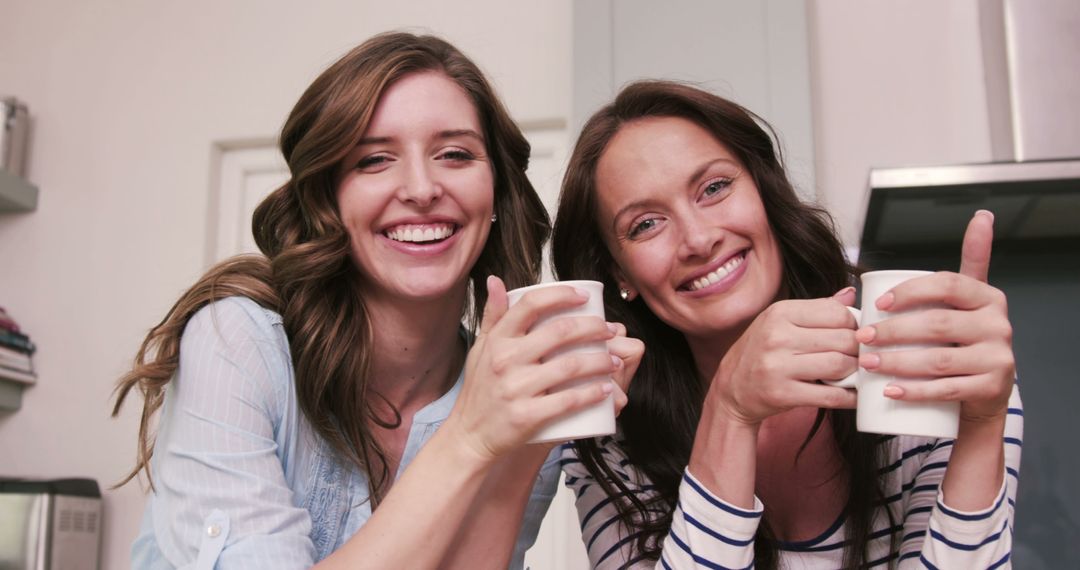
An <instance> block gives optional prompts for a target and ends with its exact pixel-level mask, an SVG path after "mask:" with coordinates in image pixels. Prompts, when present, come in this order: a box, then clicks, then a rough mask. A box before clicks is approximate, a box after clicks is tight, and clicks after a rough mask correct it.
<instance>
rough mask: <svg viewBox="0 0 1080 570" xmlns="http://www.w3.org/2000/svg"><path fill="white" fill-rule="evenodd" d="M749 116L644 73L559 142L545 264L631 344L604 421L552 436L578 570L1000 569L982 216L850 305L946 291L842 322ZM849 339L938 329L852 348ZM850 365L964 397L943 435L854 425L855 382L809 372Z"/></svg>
mask: <svg viewBox="0 0 1080 570" xmlns="http://www.w3.org/2000/svg"><path fill="white" fill-rule="evenodd" d="M762 125H764V122H763V121H761V119H760V118H758V117H756V116H755V115H753V114H752V113H750V112H749V111H747V110H745V109H743V108H742V107H740V106H738V105H737V104H735V103H732V102H730V101H727V100H724V99H722V98H719V97H716V96H714V95H712V94H709V93H707V92H705V91H702V90H700V89H697V88H694V87H690V86H686V85H681V84H677V83H670V82H662V81H645V82H639V83H636V84H633V85H630V86H628V87H627V88H625V89H624V90H623V91H622V92H621V93H620V94H619V95H618V97H617V98H616V99H615V101H614V102H613V103H611V104H610V105H608V106H606V107H604V108H603V109H601V110H600V111H598V112H597V113H596V114H595V115H594V116H593V117H592V118H591V119H590V120H589V122H588V123H587V124H586V125H585V127H584V129H583V131H582V133H581V135H580V138H579V139H578V142H577V145H576V148H575V149H574V153H573V156H572V158H571V160H570V164H569V167H568V171H567V174H566V178H565V180H564V184H563V191H562V197H561V202H560V205H559V211H558V214H557V217H556V221H555V231H554V240H553V257H554V261H555V266H556V271H557V273H558V276H559V278H561V279H596V280H599V281H603V282H604V283H605V284H606V285H607V287H605V295H606V298H605V304H606V307H607V311H608V313H607V314H608V318H610V319H612V320H616V321H619V322H622V323H624V324H625V325H626V327H627V329H628V331H629V333H628V334H629V335H630V336H632V337H638V338H640V339H642V340H643V341H644V342H645V345H646V351H645V357H644V359H643V360H642V362H641V364H640V366H639V368H638V370H637V373H636V375H635V376H634V379H633V381H632V383H631V384H630V385H629V389H628V392H629V394H628V395H629V404H628V405H627V406H626V408H624V409H623V411H622V413H621V415H620V416H619V420H618V421H619V431H618V434H617V435H616V436H615V437H614V438H604V439H600V440H581V441H578V442H575V443H574V444H572V445H567V446H565V447H564V451H563V468H564V471H565V472H566V475H567V484H568V485H569V486H570V487H571V488H572V489H573V490H574V491H575V493H576V495H577V502H578V511H579V516H580V519H581V526H582V532H583V539H584V541H585V543H586V546H587V548H588V553H589V557H590V560H591V561H592V565H593V566H594V567H596V568H624V567H653V566H656V567H663V568H697V567H703V568H750V567H756V568H778V567H785V568H838V567H842V568H856V567H882V568H885V567H901V568H907V567H927V568H997V567H1006V566H1008V565H1009V555H1010V552H1011V538H1012V524H1013V509H1014V503H1013V500H1014V497H1015V495H1016V486H1017V469H1018V467H1019V461H1020V443H1021V440H1022V429H1023V416H1022V411H1021V407H1020V401H1019V397H1018V395H1017V393H1016V390H1015V387H1014V376H1015V375H1014V365H1013V354H1012V348H1011V338H1010V335H1011V328H1010V325H1009V320H1008V316H1007V312H1006V306H1005V297H1004V295H1003V294H1002V293H1001V292H1000V291H998V290H997V289H994V288H993V287H991V286H989V285H988V284H987V283H986V279H987V269H988V265H989V258H990V245H991V241H992V235H993V228H992V225H993V215H992V214H991V213H989V212H979V213H976V215H975V216H974V217H973V218H972V220H971V223H970V224H969V226H968V229H967V232H966V234H965V236H964V243H963V254H962V262H961V267H960V271H959V273H949V272H940V273H936V274H932V275H929V276H926V277H923V278H919V279H915V280H911V281H909V282H907V283H904V284H902V285H899V286H897V287H895V288H894V289H893V290H891V291H890V292H888V293H886V294H885V295H883V296H882V297H881V298H878V299H866V300H865V302H867V303H871V302H873V303H876V304H877V306H878V307H879V308H881V309H886V310H889V311H890V312H902V311H904V310H906V309H909V308H911V307H916V306H920V305H926V304H929V303H938V304H941V305H942V307H943V308H940V309H934V310H928V311H923V312H918V313H915V314H912V315H907V316H897V317H894V318H892V319H889V320H886V321H882V322H880V323H878V324H877V325H876V326H874V327H864V328H861V329H857V325H856V323H855V321H854V319H853V318H852V317H851V315H850V314H849V312H848V311H847V307H848V306H851V305H852V304H853V303H854V302H855V291H854V289H853V288H852V287H850V286H849V285H850V283H851V282H852V281H853V278H854V275H855V273H856V272H855V270H854V268H852V267H851V266H850V265H849V264H848V263H847V262H846V260H845V258H844V255H843V250H842V247H841V243H840V241H839V239H838V238H837V237H836V235H835V233H834V229H833V226H832V223H831V220H830V219H829V217H828V215H827V214H826V213H825V212H824V211H822V210H820V209H818V208H816V207H813V206H810V205H808V204H804V203H802V202H801V201H800V200H799V199H798V197H797V195H796V193H795V191H794V190H793V188H792V186H791V184H790V182H789V181H788V180H787V177H786V175H785V173H784V171H783V167H782V165H781V160H780V157H779V156H778V151H777V150H776V149H775V148H774V142H773V138H772V137H770V135H769V133H768V132H767V131H766V130H765V128H763V127H762ZM609 291H610V293H608V292H609ZM616 291H618V293H615V292H616ZM860 343H862V344H872V345H876V346H889V345H894V344H913V343H933V344H939V345H944V347H941V348H932V349H924V350H911V351H904V352H890V353H883V354H881V355H880V356H879V357H877V358H873V357H870V356H868V355H864V356H863V357H861V358H860V357H859V356H858V346H859V344H860ZM857 366H858V367H863V368H866V369H868V370H874V371H878V372H881V373H884V374H889V375H894V376H898V377H901V378H902V377H912V378H917V377H934V378H936V379H935V380H932V381H904V380H898V381H896V382H893V383H892V384H890V385H889V387H887V388H886V390H885V395H886V396H887V397H890V398H895V399H898V400H905V401H941V400H953V401H960V402H961V421H960V430H959V435H958V437H957V438H956V439H955V440H946V439H942V440H934V439H928V438H919V437H907V436H903V437H898V436H879V435H874V434H866V433H859V432H857V431H856V430H855V420H854V413H853V410H852V408H854V406H855V397H854V395H853V394H852V393H851V392H850V391H848V390H844V389H842V388H837V387H833V386H828V385H824V384H822V383H820V382H818V380H829V379H841V378H844V377H846V376H848V375H849V374H851V373H852V372H853V371H854V370H855V369H856V367H857Z"/></svg>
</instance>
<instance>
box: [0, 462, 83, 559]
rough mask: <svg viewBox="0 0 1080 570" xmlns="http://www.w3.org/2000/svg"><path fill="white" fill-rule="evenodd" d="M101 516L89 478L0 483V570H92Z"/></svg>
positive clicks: (22, 480)
mask: <svg viewBox="0 0 1080 570" xmlns="http://www.w3.org/2000/svg"><path fill="white" fill-rule="evenodd" d="M101 515H102V504H101V490H100V489H99V488H98V484H97V481H94V480H93V479H55V480H49V481H34V480H27V479H0V570H98V562H99V558H100V550H101V522H102V521H101Z"/></svg>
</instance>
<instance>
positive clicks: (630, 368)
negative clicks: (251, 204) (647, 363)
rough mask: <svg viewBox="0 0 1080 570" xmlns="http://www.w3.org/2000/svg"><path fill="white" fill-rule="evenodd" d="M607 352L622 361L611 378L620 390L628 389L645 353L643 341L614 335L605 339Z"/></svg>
mask: <svg viewBox="0 0 1080 570" xmlns="http://www.w3.org/2000/svg"><path fill="white" fill-rule="evenodd" d="M607 347H608V352H609V353H610V354H611V355H612V356H614V357H616V358H618V359H619V360H620V361H622V365H621V366H620V367H619V369H618V370H616V371H615V373H614V374H612V379H613V380H615V383H616V384H617V385H618V386H619V389H620V390H621V391H622V392H628V391H629V389H630V380H631V379H632V378H633V377H634V374H635V373H636V372H637V368H638V365H639V364H641V358H642V356H644V355H645V343H643V342H641V341H640V340H638V339H636V338H629V337H626V336H616V337H614V338H612V339H610V340H608V341H607Z"/></svg>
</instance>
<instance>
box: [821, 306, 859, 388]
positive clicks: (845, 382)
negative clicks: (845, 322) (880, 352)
mask: <svg viewBox="0 0 1080 570" xmlns="http://www.w3.org/2000/svg"><path fill="white" fill-rule="evenodd" d="M847 310H849V311H851V314H852V315H853V316H854V317H855V324H856V325H858V324H859V323H860V322H862V311H860V310H859V309H856V308H855V307H847ZM858 378H859V370H858V369H857V368H856V369H855V372H852V373H851V375H850V376H848V377H847V378H844V379H842V380H822V382H824V383H825V384H828V385H829V386H836V387H838V388H854V387H855V381H856V380H857V379H858Z"/></svg>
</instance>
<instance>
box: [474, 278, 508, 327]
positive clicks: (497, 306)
mask: <svg viewBox="0 0 1080 570" xmlns="http://www.w3.org/2000/svg"><path fill="white" fill-rule="evenodd" d="M487 293H488V298H487V303H485V304H484V315H483V317H481V319H480V334H482V335H483V334H487V333H489V332H491V329H492V327H494V326H495V324H496V323H498V322H499V320H500V319H502V316H503V315H505V314H506V311H507V309H508V308H509V304H510V303H509V300H508V299H507V297H506V284H505V283H503V281H502V279H499V278H498V277H496V276H494V275H488V278H487Z"/></svg>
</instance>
